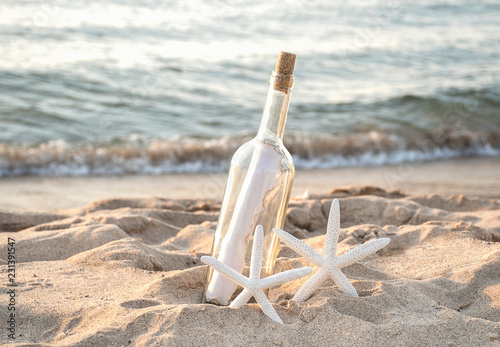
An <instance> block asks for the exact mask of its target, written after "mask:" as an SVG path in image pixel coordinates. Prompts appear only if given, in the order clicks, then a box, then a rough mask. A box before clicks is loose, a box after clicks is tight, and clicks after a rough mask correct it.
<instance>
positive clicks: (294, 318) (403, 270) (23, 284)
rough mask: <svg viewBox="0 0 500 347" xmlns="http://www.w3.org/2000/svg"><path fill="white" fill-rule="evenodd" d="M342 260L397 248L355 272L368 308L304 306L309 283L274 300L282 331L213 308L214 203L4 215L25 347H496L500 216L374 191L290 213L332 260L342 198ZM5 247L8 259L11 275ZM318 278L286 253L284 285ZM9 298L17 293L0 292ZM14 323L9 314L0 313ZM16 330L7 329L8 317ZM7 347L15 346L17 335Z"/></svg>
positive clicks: (257, 318) (278, 291) (461, 204)
mask: <svg viewBox="0 0 500 347" xmlns="http://www.w3.org/2000/svg"><path fill="white" fill-rule="evenodd" d="M335 197H338V198H339V199H340V207H341V227H342V231H341V235H340V243H339V246H338V252H339V253H344V252H346V251H347V250H349V249H351V248H353V247H356V246H357V245H359V244H362V243H364V242H367V241H369V240H372V239H375V238H380V237H390V238H391V243H390V244H389V245H388V246H387V247H386V248H385V249H383V250H382V251H380V252H378V253H377V254H374V255H371V256H370V257H368V258H366V259H364V260H363V261H362V262H360V263H356V264H353V265H351V266H349V267H347V268H345V269H344V270H345V271H344V273H345V274H346V275H347V276H348V277H349V278H350V279H351V281H352V283H353V285H354V287H355V288H356V290H357V291H358V293H359V295H360V297H359V298H353V297H349V296H347V295H344V294H342V293H340V292H339V291H338V289H337V287H336V286H335V284H334V283H333V282H332V281H327V282H325V283H324V284H323V285H322V286H321V287H320V289H319V290H318V291H317V292H316V293H315V294H313V296H312V297H311V298H310V299H309V300H307V301H306V302H304V303H296V302H294V301H292V300H290V299H291V298H292V297H293V294H294V293H295V292H296V291H297V290H298V288H299V286H300V285H301V284H302V283H304V282H305V281H306V278H303V279H299V280H297V281H294V282H291V283H286V284H284V285H281V286H278V287H274V288H271V289H270V291H269V298H270V300H271V301H272V302H273V305H274V307H275V308H276V310H277V312H278V314H279V315H280V316H281V318H282V319H283V321H284V322H285V323H286V324H285V325H283V326H282V325H278V324H276V323H274V322H273V321H271V320H270V319H269V318H267V317H266V316H265V315H263V314H262V313H261V312H260V310H259V309H258V307H257V305H256V304H249V305H246V306H244V307H243V308H241V309H232V308H229V307H218V306H213V305H209V304H203V303H202V300H201V299H202V293H203V285H204V281H205V277H206V271H207V267H206V266H205V265H202V264H201V263H200V260H199V258H200V256H201V255H203V254H208V253H209V252H210V249H211V245H212V238H213V234H214V229H215V221H216V220H217V214H218V209H219V208H220V204H219V203H218V202H215V201H209V200H206V201H196V200H171V199H161V198H151V199H111V200H105V201H98V202H95V203H92V204H89V205H87V206H84V207H82V208H79V209H72V210H67V211H59V212H54V213H52V212H9V211H2V212H0V229H1V230H3V231H4V233H2V234H3V235H4V237H12V238H14V239H15V240H16V257H17V262H18V263H17V268H16V269H17V271H16V275H17V277H16V280H17V283H18V286H17V287H16V289H17V291H18V300H17V302H16V309H18V312H22V314H19V316H18V325H17V331H16V333H17V334H18V335H17V336H16V340H15V342H16V343H17V344H18V345H19V346H22V345H44V346H52V345H53V346H122V345H123V346H132V345H136V346H142V345H147V346H183V345H214V346H218V345H220V346H223V345H235V346H246V345H255V346H259V345H272V344H277V345H282V346H297V345H304V346H305V345H316V346H331V345H332V344H333V345H338V346H353V345H362V346H378V345H388V346H498V345H500V323H499V322H500V242H499V241H500V226H499V221H500V202H499V201H497V200H491V199H479V198H469V197H463V196H451V197H440V196H437V195H429V196H411V195H407V194H404V193H402V192H400V191H384V190H382V189H380V188H376V187H348V188H342V189H334V190H332V191H331V192H329V193H328V194H323V195H315V196H313V195H308V194H305V195H304V196H303V197H300V198H296V199H293V200H292V201H291V202H290V205H289V211H288V214H287V220H286V224H285V230H287V231H290V232H292V233H294V234H295V235H296V236H298V237H301V238H303V239H304V240H305V242H306V243H308V244H309V245H311V246H312V247H314V248H316V249H319V250H322V248H323V244H324V238H325V236H324V233H325V227H326V222H327V216H328V212H329V208H330V205H331V201H332V199H333V198H335ZM6 254H7V245H6V243H3V244H1V245H0V258H3V260H1V262H2V265H1V266H2V271H3V272H4V273H5V272H6V271H7V269H6V265H5V264H6V261H5V260H6V259H4V258H5V257H6ZM306 265H310V264H308V263H307V261H306V260H305V259H304V258H301V257H300V256H299V255H298V254H297V253H295V252H294V251H293V250H291V249H290V248H288V247H285V246H283V247H282V248H281V250H280V252H279V255H278V261H277V264H276V271H285V270H288V269H293V268H298V267H302V266H306ZM1 286H2V290H3V291H4V293H5V292H6V291H7V290H8V287H7V286H6V282H3V283H2V284H1ZM3 311H4V313H3V314H6V312H7V311H6V310H3ZM5 317H6V316H5ZM0 342H1V343H7V342H11V341H9V340H7V336H6V334H2V336H1V337H0Z"/></svg>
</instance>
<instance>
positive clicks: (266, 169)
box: [204, 52, 295, 305]
mask: <svg viewBox="0 0 500 347" xmlns="http://www.w3.org/2000/svg"><path fill="white" fill-rule="evenodd" d="M294 62H295V55H294V54H291V53H286V52H281V54H280V58H279V59H278V64H277V65H276V71H275V72H273V74H272V75H271V78H270V80H269V90H268V93H267V99H266V103H265V106H264V111H263V115H262V121H261V123H260V127H259V131H258V133H257V136H256V137H255V138H254V139H252V140H250V141H249V142H247V143H245V144H243V145H242V146H241V147H240V148H239V149H238V150H237V151H236V152H235V154H234V155H233V158H232V160H231V166H230V169H229V175H228V179H227V183H226V188H225V192H224V198H223V201H222V205H221V212H220V215H219V221H218V224H217V229H216V232H215V236H214V242H213V245H212V252H211V255H212V256H213V257H215V258H218V259H219V260H220V261H222V262H223V263H225V264H227V265H229V266H231V267H232V268H234V269H235V270H237V271H239V272H241V273H243V274H244V275H246V276H248V269H249V266H250V255H251V250H252V240H253V233H254V230H255V227H256V226H257V225H259V224H261V225H262V226H263V228H264V257H263V260H262V270H261V278H263V277H267V276H270V275H272V274H273V271H274V264H275V261H276V256H277V253H278V246H279V239H278V238H277V236H276V235H275V234H274V233H273V231H272V230H273V228H275V227H277V228H283V225H284V223H285V216H286V210H287V207H288V201H289V199H290V194H291V191H292V184H293V178H294V174H295V167H294V164H293V160H292V157H291V155H290V153H289V152H288V150H287V149H286V148H285V146H284V145H283V142H282V139H283V131H284V128H285V122H286V117H287V113H288V105H289V103H290V94H291V90H292V88H293V84H294V77H293V75H292V72H293V65H294ZM236 289H237V285H236V284H235V283H233V282H232V281H230V280H228V279H227V278H225V277H223V276H222V275H221V274H219V273H218V272H214V271H213V269H212V268H211V267H210V268H209V270H208V276H207V281H206V286H205V293H204V297H205V300H206V301H207V302H212V303H216V304H220V305H227V304H228V302H229V300H230V299H231V297H233V294H235V291H236Z"/></svg>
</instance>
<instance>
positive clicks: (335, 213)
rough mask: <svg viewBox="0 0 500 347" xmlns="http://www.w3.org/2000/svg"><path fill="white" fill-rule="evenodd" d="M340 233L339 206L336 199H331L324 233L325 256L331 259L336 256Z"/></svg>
mask: <svg viewBox="0 0 500 347" xmlns="http://www.w3.org/2000/svg"><path fill="white" fill-rule="evenodd" d="M339 235H340V206H339V201H338V200H337V199H333V201H332V206H331V207H330V216H329V217H328V225H327V227H326V235H325V252H324V255H325V258H326V259H333V258H335V257H336V256H337V243H338V242H339Z"/></svg>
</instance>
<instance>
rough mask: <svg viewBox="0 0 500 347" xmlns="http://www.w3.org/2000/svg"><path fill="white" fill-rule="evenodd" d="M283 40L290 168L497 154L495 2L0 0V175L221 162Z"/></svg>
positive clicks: (257, 105) (252, 117)
mask: <svg viewBox="0 0 500 347" xmlns="http://www.w3.org/2000/svg"><path fill="white" fill-rule="evenodd" d="M281 50H285V51H290V52H293V53H295V54H297V61H296V67H295V73H294V74H295V88H294V90H293V94H292V101H291V106H290V110H289V116H288V120H287V126H286V129H285V137H284V142H285V145H286V146H287V148H289V150H290V152H291V153H292V155H293V157H294V161H295V165H296V167H297V168H332V167H339V166H372V165H382V164H397V163H402V162H407V161H411V162H415V161H425V160H439V159H445V158H452V157H465V156H499V155H500V4H499V3H498V2H497V1H465V0H450V1H425V0H424V1H418V2H413V1H406V0H405V1H397V0H396V1H332V0H316V1H309V2H305V1H287V0H283V1H280V2H270V1H262V0H256V1H243V0H227V1H225V0H216V1H212V2H208V1H200V0H192V1H188V2H187V1H165V0H162V1H160V0H146V1H138V0H135V1H134V0H109V1H106V2H103V1H97V0H85V1H69V0H42V1H34V0H33V1H28V0H3V1H2V2H1V4H0V177H6V176H18V175H118V174H135V173H151V174H160V173H170V172H213V171H224V170H227V167H228V162H229V160H230V158H231V155H232V153H233V152H234V151H235V150H236V148H237V147H238V146H239V145H240V144H241V143H242V142H244V141H246V140H247V139H250V138H251V137H252V136H254V134H255V132H256V130H257V128H258V125H259V122H260V117H261V112H262V107H263V105H264V101H265V95H266V90H267V83H268V78H269V76H270V74H271V72H272V70H273V68H274V64H275V61H276V58H277V56H278V53H279V51H281Z"/></svg>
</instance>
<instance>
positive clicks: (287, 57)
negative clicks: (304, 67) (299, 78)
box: [273, 52, 296, 93]
mask: <svg viewBox="0 0 500 347" xmlns="http://www.w3.org/2000/svg"><path fill="white" fill-rule="evenodd" d="M295 57H296V56H295V54H293V53H288V52H280V55H279V57H278V61H277V62H276V70H275V78H274V84H273V88H274V90H279V91H280V92H284V93H288V89H289V88H290V87H291V85H292V84H293V75H292V73H293V68H294V66H295Z"/></svg>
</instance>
